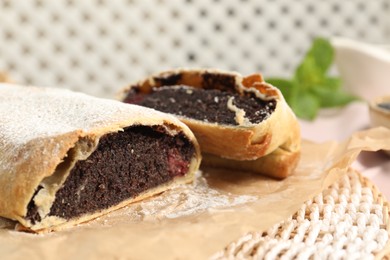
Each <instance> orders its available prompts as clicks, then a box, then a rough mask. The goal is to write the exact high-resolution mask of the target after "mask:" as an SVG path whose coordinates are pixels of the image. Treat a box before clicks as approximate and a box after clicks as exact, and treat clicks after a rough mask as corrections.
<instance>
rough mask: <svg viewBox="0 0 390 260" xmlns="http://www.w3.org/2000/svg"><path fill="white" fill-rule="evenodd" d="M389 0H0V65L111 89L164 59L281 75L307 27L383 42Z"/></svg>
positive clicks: (29, 80) (34, 77) (37, 78)
mask: <svg viewBox="0 0 390 260" xmlns="http://www.w3.org/2000/svg"><path fill="white" fill-rule="evenodd" d="M389 6H390V1H389V0H376V1H365V0H351V1H339V0H327V1H315V0H300V1H288V0H275V1H271V0H258V1H249V0H248V1H245V0H241V1H239V0H229V1H219V0H213V1H212V0H197V1H195V0H186V1H184V0H171V1H168V0H155V1H153V0H130V1H122V0H114V1H109V0H96V1H93V0H85V1H76V0H58V1H49V0H46V1H45V0H35V1H33V0H31V1H25V0H0V71H1V70H3V71H8V72H9V73H10V75H11V78H13V79H14V80H15V81H17V82H20V83H24V84H34V85H42V86H58V87H65V88H71V89H75V90H81V91H84V92H87V93H89V94H93V95H97V96H107V97H112V96H113V94H114V93H115V92H116V91H117V90H118V89H119V88H120V87H122V86H123V85H127V84H128V83H129V82H132V81H134V80H138V79H139V78H140V77H144V76H145V75H147V74H150V73H152V72H157V71H160V70H163V69H169V68H173V67H181V66H185V67H194V66H196V67H199V66H201V67H218V68H221V69H229V70H237V71H239V72H241V73H244V74H246V73H252V72H254V71H261V72H262V73H263V74H265V76H276V75H280V76H287V75H290V74H291V73H292V71H293V68H294V67H295V65H296V64H297V62H298V61H299V59H300V58H301V57H302V55H303V53H304V52H305V50H306V49H307V48H308V46H309V45H310V41H311V40H312V38H313V37H315V36H326V37H329V36H333V35H339V36H340V35H342V36H347V37H351V38H354V39H359V40H364V41H370V42H380V43H384V42H388V41H389V39H390V37H389V19H390V16H389V15H388V13H389V11H390V7H389Z"/></svg>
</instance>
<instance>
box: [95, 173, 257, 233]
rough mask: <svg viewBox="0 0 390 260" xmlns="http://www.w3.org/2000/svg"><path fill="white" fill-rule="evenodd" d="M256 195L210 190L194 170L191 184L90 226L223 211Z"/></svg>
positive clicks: (200, 175) (119, 211)
mask: <svg viewBox="0 0 390 260" xmlns="http://www.w3.org/2000/svg"><path fill="white" fill-rule="evenodd" d="M257 199H258V197H257V196H252V195H235V194H231V193H228V192H222V191H219V190H215V189H212V188H211V187H210V186H209V185H208V183H207V180H206V178H204V177H203V176H202V172H200V171H198V172H197V173H196V175H195V181H194V182H193V183H192V184H182V185H178V186H176V187H174V188H172V189H171V190H168V191H166V192H164V193H163V194H161V195H159V196H156V197H153V198H149V199H146V200H144V201H142V202H137V203H134V204H132V205H130V206H127V207H125V208H123V209H120V210H118V211H115V212H112V213H110V214H108V215H106V216H104V217H100V219H99V220H96V221H93V222H92V223H91V224H92V225H93V224H94V223H96V222H97V223H100V224H103V225H109V226H111V225H113V224H115V223H116V222H118V221H119V222H121V221H122V223H123V219H124V217H125V219H126V221H142V220H157V219H164V218H168V219H172V218H179V217H184V216H189V215H194V214H198V213H202V212H205V211H214V210H224V209H229V208H231V207H234V206H238V205H242V204H246V203H250V202H253V201H256V200H257Z"/></svg>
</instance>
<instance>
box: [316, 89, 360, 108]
mask: <svg viewBox="0 0 390 260" xmlns="http://www.w3.org/2000/svg"><path fill="white" fill-rule="evenodd" d="M313 93H314V94H315V95H316V96H317V97H318V100H319V101H320V104H321V107H340V106H345V105H346V104H348V103H350V102H352V101H357V100H359V98H357V97H355V96H352V95H350V94H348V93H346V92H344V91H342V90H340V89H337V90H334V89H332V88H326V87H316V88H313Z"/></svg>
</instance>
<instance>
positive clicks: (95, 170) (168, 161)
mask: <svg viewBox="0 0 390 260" xmlns="http://www.w3.org/2000/svg"><path fill="white" fill-rule="evenodd" d="M194 153H195V148H194V146H193V144H192V143H191V142H190V141H189V140H188V139H187V138H186V137H185V135H184V134H183V133H179V134H177V135H175V136H171V135H169V134H167V133H166V132H165V131H164V130H162V129H161V128H159V127H155V126H153V127H150V126H133V127H128V128H125V129H124V131H123V132H117V133H110V134H106V135H104V136H103V137H101V138H100V141H99V144H98V147H97V148H96V150H95V151H94V152H93V153H92V154H91V155H90V156H89V157H88V158H87V159H86V160H83V161H78V162H77V163H76V165H75V166H74V168H73V169H72V170H71V172H70V174H69V176H68V178H67V179H66V181H65V183H64V184H63V186H62V187H61V188H60V189H59V190H58V192H57V194H56V198H55V201H54V203H53V205H52V207H51V210H50V213H49V215H51V216H59V217H62V218H65V219H70V218H73V217H78V216H81V215H83V214H86V213H89V212H96V211H98V210H100V209H106V208H108V207H110V206H113V205H116V204H118V203H120V202H122V201H124V200H126V199H129V198H132V197H135V196H137V195H138V194H140V193H141V192H143V191H146V190H148V189H151V188H154V187H156V186H158V185H160V184H163V183H166V182H168V181H170V180H172V179H173V178H174V177H176V176H183V175H185V174H186V173H187V172H188V169H189V165H190V162H191V159H192V158H193V156H194ZM40 188H42V187H40ZM38 191H39V189H38ZM26 218H28V219H30V220H31V221H32V222H33V223H35V222H36V221H40V216H39V214H38V212H37V207H36V206H35V204H34V201H33V200H31V201H30V203H29V205H28V213H27V217H26Z"/></svg>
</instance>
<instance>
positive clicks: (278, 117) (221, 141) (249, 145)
mask: <svg viewBox="0 0 390 260" xmlns="http://www.w3.org/2000/svg"><path fill="white" fill-rule="evenodd" d="M164 85H187V86H191V87H195V88H207V89H210V88H213V89H220V90H222V91H223V90H227V89H229V90H233V91H235V92H238V93H243V92H252V93H254V94H255V95H256V96H257V97H258V98H260V99H263V100H270V99H273V100H276V108H275V110H274V111H273V113H272V114H271V115H270V116H269V117H268V118H266V119H265V120H264V121H262V122H260V123H259V124H252V123H250V122H249V120H246V118H245V113H242V112H241V111H239V108H238V109H237V112H236V121H237V123H238V126H234V125H223V124H215V123H208V122H204V121H200V120H196V119H192V118H188V117H185V116H178V115H177V117H178V118H179V119H180V120H181V121H182V122H184V123H185V124H186V125H188V126H189V127H190V129H191V130H192V131H193V132H194V134H195V136H196V138H197V139H198V142H199V144H200V147H201V150H202V152H203V153H205V155H204V159H205V160H204V162H205V163H206V162H209V164H211V165H215V166H218V165H219V166H225V167H227V166H228V165H229V167H230V166H231V167H233V165H234V167H233V168H239V169H251V170H254V171H256V172H261V173H265V174H267V175H270V176H273V177H276V178H284V177H286V176H287V175H289V174H290V173H291V172H292V170H293V169H294V168H295V166H296V164H297V162H298V160H299V154H300V127H299V123H298V121H297V119H296V117H295V115H294V113H293V112H292V111H291V109H290V107H289V106H288V105H287V103H286V101H285V99H284V97H283V95H282V94H281V92H280V91H279V90H278V89H277V88H275V87H273V86H272V85H270V84H267V83H266V82H264V80H263V78H262V76H261V75H260V74H253V75H250V76H247V77H242V76H241V75H240V74H238V73H234V72H226V71H220V70H210V69H178V70H173V71H166V72H162V73H159V74H156V75H153V76H151V77H149V78H147V79H144V80H141V81H139V82H137V83H135V84H132V85H130V86H128V87H126V88H125V89H124V90H123V91H122V92H121V94H120V99H121V100H125V99H126V96H127V93H128V92H129V91H130V90H131V89H133V88H136V89H138V91H140V92H141V93H144V94H148V93H151V92H152V91H153V88H158V87H162V86H164ZM227 105H228V106H229V105H231V104H227ZM228 108H229V109H230V110H233V109H234V107H228ZM240 113H241V114H240ZM272 153H274V154H273V155H271V154H272ZM281 154H283V156H281V157H280V156H279V155H281ZM276 155H277V156H276ZM265 156H266V157H265ZM218 157H220V158H218ZM276 166H277V167H276ZM265 169H267V170H265Z"/></svg>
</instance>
